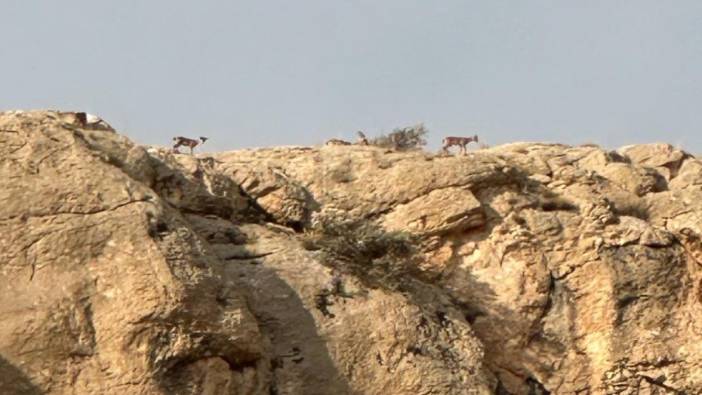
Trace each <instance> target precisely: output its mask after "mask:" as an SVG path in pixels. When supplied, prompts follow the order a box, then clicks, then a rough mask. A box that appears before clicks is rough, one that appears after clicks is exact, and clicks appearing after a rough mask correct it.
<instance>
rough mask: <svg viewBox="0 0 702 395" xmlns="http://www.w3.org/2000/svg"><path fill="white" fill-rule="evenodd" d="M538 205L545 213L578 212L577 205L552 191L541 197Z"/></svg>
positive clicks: (545, 192) (547, 191)
mask: <svg viewBox="0 0 702 395" xmlns="http://www.w3.org/2000/svg"><path fill="white" fill-rule="evenodd" d="M538 203H539V206H540V207H541V209H542V210H543V211H578V206H577V205H576V204H575V203H573V202H571V201H570V200H568V199H567V198H565V197H563V196H561V195H559V194H557V193H555V192H552V191H550V190H546V191H544V193H543V194H542V195H541V196H539V201H538Z"/></svg>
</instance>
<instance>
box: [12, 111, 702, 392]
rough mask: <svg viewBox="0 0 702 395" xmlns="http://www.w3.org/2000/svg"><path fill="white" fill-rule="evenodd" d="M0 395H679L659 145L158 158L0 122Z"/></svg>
mask: <svg viewBox="0 0 702 395" xmlns="http://www.w3.org/2000/svg"><path fill="white" fill-rule="evenodd" d="M0 177H1V179H2V188H0V276H1V277H0V278H2V286H0V317H2V320H0V393H8V394H39V393H49V394H64V393H66V394H67V393H71V394H87V393H96V394H103V393H104V394H108V393H124V394H154V393H162V394H281V395H282V394H384V395H385V394H492V393H496V394H529V393H531V394H546V393H552V394H588V393H592V394H644V393H650V394H695V393H701V392H702V319H700V318H701V317H702V288H701V287H702V273H701V272H702V242H701V241H700V237H701V235H702V218H701V217H700V216H701V215H702V162H701V161H699V160H697V159H696V158H694V157H692V156H691V155H689V154H687V153H685V152H683V151H680V150H677V149H673V148H672V147H671V146H669V145H664V144H652V145H638V146H629V147H623V148H621V149H619V150H617V151H607V150H603V149H601V148H598V147H596V146H579V147H570V146H564V145H555V144H530V143H518V144H511V145H506V146H500V147H496V148H492V149H484V150H479V151H475V152H472V153H470V154H469V155H466V156H437V155H432V154H428V153H423V152H410V153H398V152H388V151H385V150H382V149H380V148H375V147H366V146H325V147H288V148H275V149H259V150H241V151H236V152H227V153H221V154H216V155H197V156H190V155H178V154H173V153H170V152H169V151H168V150H166V149H159V148H149V147H142V146H139V145H136V144H134V143H133V142H131V141H129V140H128V139H126V138H125V137H122V136H120V135H119V134H118V133H115V132H113V131H111V129H110V128H101V129H100V130H98V129H96V128H91V127H90V125H86V124H85V123H81V122H79V120H76V117H75V114H72V113H58V112H6V113H2V114H0Z"/></svg>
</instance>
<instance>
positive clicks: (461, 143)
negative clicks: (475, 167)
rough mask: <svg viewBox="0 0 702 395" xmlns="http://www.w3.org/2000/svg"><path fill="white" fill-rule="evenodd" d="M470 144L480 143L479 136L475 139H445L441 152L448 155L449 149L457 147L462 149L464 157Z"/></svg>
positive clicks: (475, 136)
mask: <svg viewBox="0 0 702 395" xmlns="http://www.w3.org/2000/svg"><path fill="white" fill-rule="evenodd" d="M470 142H476V143H477V142H478V135H477V134H476V135H474V136H473V137H453V136H452V137H444V140H443V141H442V144H443V148H441V150H442V151H443V152H445V153H448V148H449V147H451V146H453V145H457V146H459V147H460V151H459V152H462V153H463V154H464V155H465V154H466V145H468V143H470Z"/></svg>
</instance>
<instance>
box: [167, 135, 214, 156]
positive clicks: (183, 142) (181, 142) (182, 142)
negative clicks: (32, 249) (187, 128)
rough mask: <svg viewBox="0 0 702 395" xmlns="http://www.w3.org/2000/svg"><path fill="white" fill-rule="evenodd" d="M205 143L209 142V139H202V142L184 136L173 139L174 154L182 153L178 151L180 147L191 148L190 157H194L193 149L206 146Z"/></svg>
mask: <svg viewBox="0 0 702 395" xmlns="http://www.w3.org/2000/svg"><path fill="white" fill-rule="evenodd" d="M205 141H207V137H200V141H197V140H193V139H189V138H187V137H182V136H177V137H173V152H175V153H180V151H178V147H180V146H183V147H188V148H190V155H192V154H193V148H195V147H197V146H198V145H200V144H205Z"/></svg>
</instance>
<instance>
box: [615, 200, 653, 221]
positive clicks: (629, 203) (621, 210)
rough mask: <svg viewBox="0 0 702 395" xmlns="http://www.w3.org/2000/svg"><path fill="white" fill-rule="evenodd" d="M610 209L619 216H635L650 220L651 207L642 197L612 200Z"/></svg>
mask: <svg viewBox="0 0 702 395" xmlns="http://www.w3.org/2000/svg"><path fill="white" fill-rule="evenodd" d="M610 209H611V210H612V213H613V214H615V215H616V216H618V217H621V216H628V217H635V218H638V219H641V220H644V221H648V220H649V209H648V206H647V204H646V202H645V201H643V200H642V199H626V200H625V199H619V200H615V201H613V202H612V204H611V206H610Z"/></svg>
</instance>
